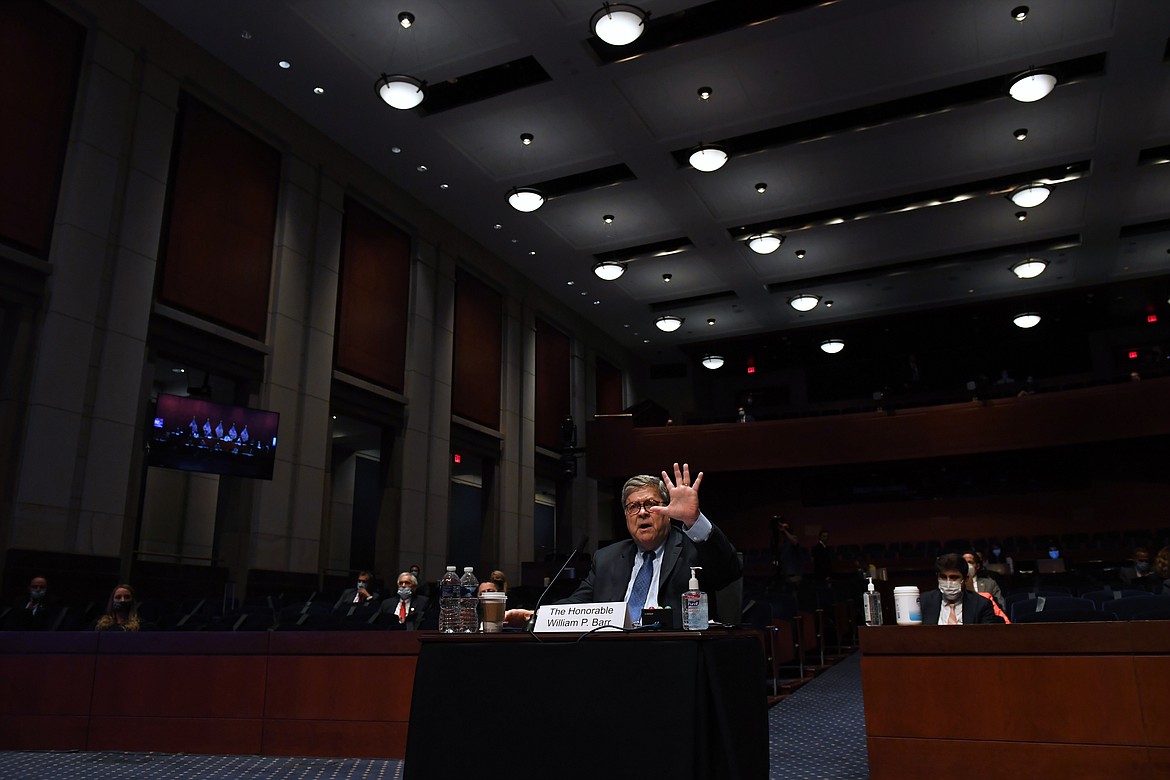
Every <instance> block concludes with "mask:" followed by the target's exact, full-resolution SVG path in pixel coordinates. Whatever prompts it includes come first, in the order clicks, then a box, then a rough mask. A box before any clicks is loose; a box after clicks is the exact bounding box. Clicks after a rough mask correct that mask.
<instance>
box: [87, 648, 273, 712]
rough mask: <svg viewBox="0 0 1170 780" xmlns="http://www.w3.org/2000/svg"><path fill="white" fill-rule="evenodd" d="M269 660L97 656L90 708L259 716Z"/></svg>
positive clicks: (260, 657)
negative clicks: (265, 672) (91, 706)
mask: <svg viewBox="0 0 1170 780" xmlns="http://www.w3.org/2000/svg"><path fill="white" fill-rule="evenodd" d="M265 664H266V659H265V657H264V656H232V655H205V656H182V655H180V656H171V655H167V656H158V655H115V656H99V657H98V664H97V670H96V673H95V675H94V685H93V710H92V713H93V715H94V716H95V717H97V716H130V715H142V716H152V717H160V718H174V717H187V718H214V717H222V716H223V715H224V713H230V714H231V716H232V717H236V718H259V717H261V716H263V714H264V671H265ZM128 681H132V683H131V684H127V682H128Z"/></svg>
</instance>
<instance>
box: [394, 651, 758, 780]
mask: <svg viewBox="0 0 1170 780" xmlns="http://www.w3.org/2000/svg"><path fill="white" fill-rule="evenodd" d="M763 678H764V664H763V658H762V654H761V650H760V644H759V640H758V639H757V638H756V637H755V636H754V635H751V634H740V633H729V632H713V631H707V632H702V633H681V632H680V633H660V634H613V633H604V634H602V633H599V634H593V635H589V636H587V637H585V638H584V639H583V640H582V641H580V642H574V641H571V640H570V639H567V638H565V637H563V636H558V637H556V638H551V639H550V638H547V637H545V638H544V641H543V642H541V641H537V640H536V639H535V638H534V637H532V636H530V635H526V634H519V635H511V634H499V635H463V636H458V635H454V636H443V635H438V634H436V635H434V636H433V637H429V638H423V642H422V649H421V651H420V653H419V660H418V667H417V669H416V671H415V676H414V695H413V697H412V700H411V710H410V731H409V733H408V735H407V744H406V763H405V777H406V778H407V779H408V780H410V779H411V778H416V779H417V780H432V779H433V778H442V777H460V776H466V777H478V776H482V774H483V773H484V772H485V771H487V772H489V773H495V772H496V771H497V770H498V772H499V773H501V776H507V777H542V776H543V777H558V778H578V777H579V778H590V779H591V780H592V779H594V778H605V777H607V776H611V777H614V778H618V777H621V778H626V777H645V778H648V779H649V778H660V777H669V778H671V779H672V780H682V779H683V778H696V780H699V779H702V780H706V778H766V777H767V776H768V724H767V700H766V694H765V687H764V679H763Z"/></svg>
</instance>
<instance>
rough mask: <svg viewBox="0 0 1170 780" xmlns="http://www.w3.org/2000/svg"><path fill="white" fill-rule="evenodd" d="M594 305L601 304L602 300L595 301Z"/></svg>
mask: <svg viewBox="0 0 1170 780" xmlns="http://www.w3.org/2000/svg"><path fill="white" fill-rule="evenodd" d="M593 305H594V306H600V305H601V301H594V302H593Z"/></svg>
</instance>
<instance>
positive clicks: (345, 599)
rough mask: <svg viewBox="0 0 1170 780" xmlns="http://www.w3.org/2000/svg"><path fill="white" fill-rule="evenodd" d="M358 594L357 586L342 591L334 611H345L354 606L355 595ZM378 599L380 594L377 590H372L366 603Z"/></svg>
mask: <svg viewBox="0 0 1170 780" xmlns="http://www.w3.org/2000/svg"><path fill="white" fill-rule="evenodd" d="M356 595H357V588H346V589H345V590H343V591H342V592H341V596H340V597H339V598H338V599H337V603H336V604H334V605H333V611H334V612H344V611H346V610H348V609H349V608H350V607H352V606H353V604H354V601H353V597H354V596H356ZM377 600H378V594H377V592H375V591H370V597H369V598H368V599H366V603H367V604H368V603H370V602H373V601H377Z"/></svg>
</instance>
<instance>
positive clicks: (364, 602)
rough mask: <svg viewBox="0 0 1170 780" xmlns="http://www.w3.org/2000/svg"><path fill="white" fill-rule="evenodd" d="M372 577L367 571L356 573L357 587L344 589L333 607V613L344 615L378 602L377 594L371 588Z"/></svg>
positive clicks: (372, 587)
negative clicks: (356, 608) (354, 609)
mask: <svg viewBox="0 0 1170 780" xmlns="http://www.w3.org/2000/svg"><path fill="white" fill-rule="evenodd" d="M373 582H374V575H373V574H371V573H370V572H368V571H361V572H358V577H357V585H356V586H355V587H353V588H346V589H345V590H343V591H342V592H341V596H340V597H338V599H337V603H336V604H334V605H333V611H334V612H341V613H345V612H348V611H349V610H351V609H353V608H354V607H355V606H357V607H366V606H369V605H371V604H372V603H373V602H375V601H377V600H378V593H377V591H375V590H374V586H373Z"/></svg>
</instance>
